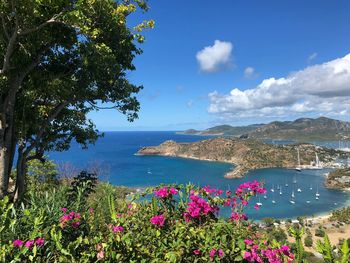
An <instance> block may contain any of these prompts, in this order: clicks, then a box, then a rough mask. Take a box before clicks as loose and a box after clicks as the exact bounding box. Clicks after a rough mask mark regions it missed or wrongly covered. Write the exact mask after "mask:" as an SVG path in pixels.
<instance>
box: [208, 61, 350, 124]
mask: <svg viewBox="0 0 350 263" xmlns="http://www.w3.org/2000/svg"><path fill="white" fill-rule="evenodd" d="M208 96H209V100H210V106H209V109H208V111H209V112H211V113H216V114H219V115H221V117H225V118H239V117H254V116H255V117H270V116H290V115H305V114H322V115H328V116H336V115H339V114H342V115H345V114H350V54H348V55H346V56H345V57H342V58H338V59H335V60H332V61H329V62H326V63H323V64H319V65H314V66H310V67H307V68H305V69H303V70H300V71H297V72H294V73H292V74H290V75H288V76H286V77H283V78H273V77H272V78H269V79H265V80H263V81H262V82H261V83H260V84H259V85H258V86H257V87H255V88H252V89H248V90H240V89H238V88H234V89H233V90H231V92H230V93H229V94H220V93H218V92H217V91H214V92H212V93H210V94H209V95H208Z"/></svg>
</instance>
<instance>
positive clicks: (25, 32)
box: [18, 9, 67, 36]
mask: <svg viewBox="0 0 350 263" xmlns="http://www.w3.org/2000/svg"><path fill="white" fill-rule="evenodd" d="M66 11H67V9H64V10H62V11H61V12H59V13H58V14H55V15H54V16H53V17H51V18H50V19H49V20H46V21H45V22H44V23H42V24H40V25H38V26H36V27H33V28H29V29H25V30H20V32H18V35H19V36H25V35H28V34H31V33H34V32H37V31H39V30H40V29H42V28H44V27H45V26H47V25H49V24H52V23H62V22H61V21H59V20H57V19H58V18H59V17H60V16H62V15H63V14H64V13H65V12H66Z"/></svg>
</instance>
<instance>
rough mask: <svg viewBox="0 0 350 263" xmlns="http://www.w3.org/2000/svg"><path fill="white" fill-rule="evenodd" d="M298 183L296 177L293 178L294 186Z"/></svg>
mask: <svg viewBox="0 0 350 263" xmlns="http://www.w3.org/2000/svg"><path fill="white" fill-rule="evenodd" d="M296 183H297V178H296V177H295V176H294V178H293V184H296Z"/></svg>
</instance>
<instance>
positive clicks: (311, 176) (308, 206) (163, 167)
mask: <svg viewBox="0 0 350 263" xmlns="http://www.w3.org/2000/svg"><path fill="white" fill-rule="evenodd" d="M206 138H209V137H204V136H191V135H180V134H175V133H174V132H108V133H106V134H105V137H104V138H101V139H100V140H99V141H98V142H97V143H96V145H94V146H90V147H89V149H87V150H82V149H81V148H80V147H79V146H78V145H76V144H73V145H72V147H71V149H70V150H69V151H67V152H62V153H56V152H55V153H50V154H49V156H50V157H51V158H52V159H54V160H55V161H56V162H58V163H62V162H70V163H72V164H73V165H75V166H77V167H79V168H80V169H84V168H86V167H87V166H89V163H99V164H100V165H101V166H104V167H107V168H108V170H109V172H108V174H107V175H105V176H104V178H103V179H105V180H108V181H109V182H110V183H112V184H115V185H125V186H129V187H147V186H154V185H158V184H160V183H164V184H167V183H179V184H185V183H188V182H192V183H194V184H197V185H201V186H205V185H210V186H212V187H216V188H221V189H225V190H226V189H231V190H233V189H235V188H236V187H237V186H238V185H239V184H240V183H242V182H244V181H250V180H259V181H264V182H265V183H266V187H267V188H268V193H267V199H264V198H263V196H261V198H260V202H261V203H262V204H263V205H262V208H261V209H260V210H259V211H256V210H254V209H252V208H249V209H248V215H249V216H250V218H254V219H261V218H264V217H276V218H287V217H297V216H304V215H315V214H320V213H325V212H327V211H330V210H333V209H335V208H338V207H341V206H344V205H346V204H347V202H348V200H349V199H350V194H349V193H343V192H342V191H336V190H328V189H325V188H324V187H323V182H324V176H323V174H324V173H325V172H327V171H326V170H304V171H302V172H301V173H297V172H296V171H294V170H287V169H277V168H275V169H261V170H256V171H251V172H250V173H249V174H247V175H246V176H245V177H244V178H241V179H225V178H224V174H225V173H226V172H227V171H229V170H230V169H232V166H231V165H230V164H225V163H217V162H206V161H197V160H189V159H182V158H172V157H160V156H136V155H135V153H136V152H137V150H138V149H140V148H141V147H143V146H149V145H158V144H160V143H162V142H164V141H165V140H170V139H171V140H175V141H177V142H192V141H199V140H203V139H206ZM294 178H296V180H297V183H296V184H294V183H293V180H294ZM286 183H288V185H289V186H288V187H286V186H285V184H286ZM277 185H280V186H281V188H282V195H280V194H279V191H278V190H277V189H276V188H277ZM310 186H312V187H313V190H310V189H309V188H310ZM272 187H274V188H275V193H274V196H273V193H272V192H271V191H270V189H271V188H272ZM317 187H318V190H319V194H320V198H319V200H316V199H315V193H316V189H317ZM298 188H301V190H302V192H301V193H299V192H297V189H298ZM292 189H294V191H295V204H291V203H290V202H289V201H290V199H291V191H292ZM273 197H274V199H275V204H273V203H272V199H273ZM258 201H259V200H258V199H256V200H252V203H255V202H258ZM306 201H310V202H309V203H307V202H306Z"/></svg>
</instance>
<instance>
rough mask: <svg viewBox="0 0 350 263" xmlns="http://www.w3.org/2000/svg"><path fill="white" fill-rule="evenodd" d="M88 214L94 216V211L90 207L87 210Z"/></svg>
mask: <svg viewBox="0 0 350 263" xmlns="http://www.w3.org/2000/svg"><path fill="white" fill-rule="evenodd" d="M89 213H90V215H93V214H94V209H93V208H92V207H90V208H89Z"/></svg>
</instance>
